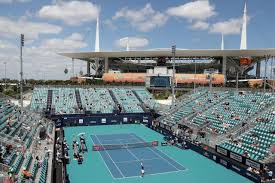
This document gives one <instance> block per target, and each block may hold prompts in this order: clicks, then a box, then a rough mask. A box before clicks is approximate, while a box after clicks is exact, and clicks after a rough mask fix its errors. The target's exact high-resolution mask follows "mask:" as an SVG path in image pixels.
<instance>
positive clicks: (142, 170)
mask: <svg viewBox="0 0 275 183" xmlns="http://www.w3.org/2000/svg"><path fill="white" fill-rule="evenodd" d="M140 166H141V175H140V177H144V173H145V171H144V166H143V163H142V162H141V163H140Z"/></svg>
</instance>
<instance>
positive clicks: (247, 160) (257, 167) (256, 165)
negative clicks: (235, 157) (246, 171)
mask: <svg viewBox="0 0 275 183" xmlns="http://www.w3.org/2000/svg"><path fill="white" fill-rule="evenodd" d="M245 164H246V165H247V166H250V167H252V168H256V169H258V170H260V168H261V164H260V163H257V162H255V161H252V160H250V159H246V161H245Z"/></svg>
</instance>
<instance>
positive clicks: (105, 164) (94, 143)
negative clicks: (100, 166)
mask: <svg viewBox="0 0 275 183" xmlns="http://www.w3.org/2000/svg"><path fill="white" fill-rule="evenodd" d="M90 138H91V140H92V142H93V144H95V143H94V141H93V138H92V136H90ZM99 154H100V157H101V159H102V161H103V162H104V165H105V167H106V168H107V170H108V171H109V173H110V174H111V176H112V177H113V179H116V178H115V177H114V176H113V174H112V172H111V171H110V169H109V168H108V166H107V164H106V162H105V161H104V159H103V157H102V155H101V153H99Z"/></svg>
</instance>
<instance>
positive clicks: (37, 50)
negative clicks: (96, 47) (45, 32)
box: [0, 33, 87, 79]
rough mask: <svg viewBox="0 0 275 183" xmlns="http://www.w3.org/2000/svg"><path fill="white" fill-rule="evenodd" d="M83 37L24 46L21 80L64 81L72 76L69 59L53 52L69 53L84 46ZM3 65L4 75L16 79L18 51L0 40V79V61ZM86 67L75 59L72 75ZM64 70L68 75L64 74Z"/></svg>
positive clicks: (74, 34) (76, 35)
mask: <svg viewBox="0 0 275 183" xmlns="http://www.w3.org/2000/svg"><path fill="white" fill-rule="evenodd" d="M86 46H87V44H86V43H85V42H84V41H83V37H82V36H81V35H80V34H79V33H73V34H72V35H70V36H68V37H66V38H64V39H47V40H44V41H42V43H41V44H40V45H38V46H32V45H26V46H25V47H23V65H24V78H35V79H68V78H69V77H71V76H72V61H71V59H69V58H67V57H64V56H60V55H58V53H57V52H73V51H77V50H79V49H81V48H84V47H86ZM4 61H6V62H7V76H8V77H9V78H15V79H18V78H19V71H20V69H19V66H20V63H19V48H18V46H16V45H14V44H12V43H10V42H8V41H3V40H2V41H0V78H2V77H3V73H4V67H2V66H1V65H2V62H4ZM85 66H86V64H85V63H84V62H83V61H79V60H75V73H78V72H79V71H80V69H83V71H84V72H85V70H86V69H85ZM65 68H68V69H69V73H68V74H67V75H65V74H64V69H65Z"/></svg>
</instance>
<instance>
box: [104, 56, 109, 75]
mask: <svg viewBox="0 0 275 183" xmlns="http://www.w3.org/2000/svg"><path fill="white" fill-rule="evenodd" d="M108 72H109V58H108V57H105V59H104V73H108Z"/></svg>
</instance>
